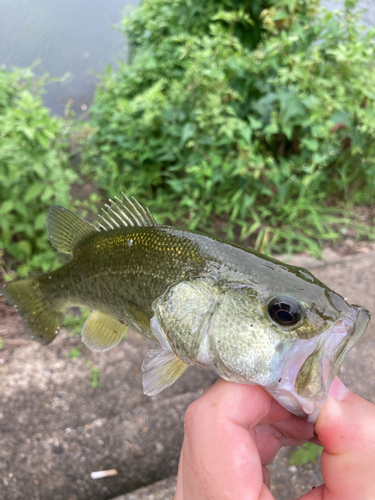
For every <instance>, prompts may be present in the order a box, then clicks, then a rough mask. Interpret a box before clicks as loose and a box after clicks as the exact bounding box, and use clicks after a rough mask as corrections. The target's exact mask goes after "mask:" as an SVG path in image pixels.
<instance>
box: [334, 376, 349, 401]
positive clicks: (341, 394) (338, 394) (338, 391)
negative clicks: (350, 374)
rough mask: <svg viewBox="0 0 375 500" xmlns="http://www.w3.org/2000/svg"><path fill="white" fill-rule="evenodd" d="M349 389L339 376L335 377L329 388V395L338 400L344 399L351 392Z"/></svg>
mask: <svg viewBox="0 0 375 500" xmlns="http://www.w3.org/2000/svg"><path fill="white" fill-rule="evenodd" d="M349 392H350V391H349V389H348V388H347V387H346V386H345V385H344V384H343V383H342V382H341V380H340V379H339V378H338V377H335V378H334V379H333V382H332V384H331V387H330V389H329V395H330V396H331V397H332V398H333V399H335V400H336V401H342V400H343V399H345V398H346V396H347V395H348V394H349Z"/></svg>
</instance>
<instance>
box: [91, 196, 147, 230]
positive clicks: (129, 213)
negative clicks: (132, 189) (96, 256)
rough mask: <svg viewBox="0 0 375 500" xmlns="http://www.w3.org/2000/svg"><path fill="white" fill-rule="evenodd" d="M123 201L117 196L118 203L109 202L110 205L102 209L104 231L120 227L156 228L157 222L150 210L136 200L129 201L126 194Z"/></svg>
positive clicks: (101, 225) (101, 216)
mask: <svg viewBox="0 0 375 500" xmlns="http://www.w3.org/2000/svg"><path fill="white" fill-rule="evenodd" d="M122 196H123V197H124V199H123V201H121V200H120V199H119V198H117V196H116V197H115V200H116V201H113V200H109V202H110V205H105V206H106V210H105V209H104V208H102V211H103V214H104V215H99V217H100V219H101V222H99V223H98V224H99V226H100V228H101V229H102V230H103V231H110V230H112V229H118V228H120V227H129V226H156V221H155V219H154V218H153V216H152V215H151V212H150V210H149V209H148V208H145V207H143V206H142V205H141V204H140V203H138V201H137V200H136V199H135V198H132V199H133V201H131V200H129V198H128V197H127V196H125V194H124V193H122Z"/></svg>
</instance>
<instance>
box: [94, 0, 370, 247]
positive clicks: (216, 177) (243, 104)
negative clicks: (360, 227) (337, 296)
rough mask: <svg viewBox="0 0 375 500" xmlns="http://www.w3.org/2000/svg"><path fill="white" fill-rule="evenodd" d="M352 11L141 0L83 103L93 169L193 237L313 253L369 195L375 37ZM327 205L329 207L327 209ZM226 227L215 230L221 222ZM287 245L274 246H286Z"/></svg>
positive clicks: (108, 187) (108, 186)
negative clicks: (116, 60) (115, 64)
mask: <svg viewBox="0 0 375 500" xmlns="http://www.w3.org/2000/svg"><path fill="white" fill-rule="evenodd" d="M359 26H360V22H359V21H358V19H357V16H356V15H354V14H353V13H352V12H351V10H350V8H349V3H347V8H346V10H345V11H344V12H343V13H341V14H339V13H336V14H327V13H325V12H323V11H322V10H321V9H320V8H319V7H318V4H317V2H315V1H311V2H304V1H302V0H294V1H292V0H278V1H276V2H264V1H258V2H245V1H243V2H242V1H230V0H227V1H224V0H222V1H216V0H211V1H207V2H201V1H198V0H189V1H185V0H145V1H144V2H143V4H142V6H141V7H140V8H139V9H138V10H136V11H135V12H134V13H133V14H132V15H131V16H130V18H128V19H126V20H125V21H124V33H125V35H126V36H127V38H128V39H129V41H130V44H131V47H132V56H131V60H130V62H129V64H127V63H121V64H120V66H119V68H118V70H116V71H110V70H109V71H107V73H106V74H105V76H104V77H103V81H102V84H101V86H100V87H99V89H98V90H97V93H96V98H95V102H94V105H93V106H92V108H91V113H92V125H93V126H94V127H95V128H96V132H95V133H94V134H93V135H92V137H91V142H90V145H89V147H88V149H87V152H86V158H85V163H86V168H87V172H89V173H94V174H95V176H96V179H97V181H98V183H99V185H100V187H102V188H103V189H104V190H105V192H106V194H108V195H111V196H113V195H116V194H118V193H119V191H120V189H123V190H124V191H126V193H128V194H131V195H136V196H137V197H138V198H139V199H140V200H141V201H144V202H146V203H147V204H148V205H149V207H150V208H151V209H152V210H154V212H155V213H156V214H159V217H158V220H159V221H162V220H163V219H165V218H169V219H170V220H171V221H172V222H174V223H175V222H177V221H179V220H183V222H184V224H187V225H188V227H189V228H190V229H195V228H200V229H206V230H207V228H208V227H210V226H212V223H213V218H214V216H215V217H216V218H219V219H221V220H222V221H223V223H224V230H225V231H226V232H227V233H228V235H229V236H230V237H233V236H234V233H233V231H234V229H235V228H236V227H238V228H240V229H241V237H242V238H245V237H246V236H248V235H251V234H257V235H258V239H257V246H258V247H261V248H262V247H264V246H265V245H266V244H268V247H269V248H274V249H282V248H284V249H285V247H287V249H289V250H290V249H291V248H293V249H294V250H301V249H306V248H309V249H310V251H312V252H314V253H318V252H319V246H317V245H316V244H315V243H314V240H316V239H320V241H323V240H324V239H325V240H327V239H332V238H337V237H338V236H339V235H338V233H337V232H334V231H332V230H331V224H332V221H333V220H334V214H335V212H334V210H333V209H332V208H330V207H329V206H328V204H329V202H332V200H334V201H335V202H336V206H340V203H341V202H346V204H347V205H348V203H349V202H362V203H363V202H365V203H366V202H369V201H371V200H372V199H373V196H374V194H375V165H374V159H373V158H374V149H375V140H374V127H373V122H374V118H375V109H374V102H375V91H374V89H375V69H374V66H373V65H372V64H370V61H373V60H374V56H375V50H374V33H373V32H368V33H367V34H365V33H364V32H363V31H361V29H360V28H359ZM331 204H332V203H331ZM223 223H222V224H223ZM280 245H281V246H280Z"/></svg>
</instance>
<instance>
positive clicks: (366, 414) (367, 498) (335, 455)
mask: <svg viewBox="0 0 375 500" xmlns="http://www.w3.org/2000/svg"><path fill="white" fill-rule="evenodd" d="M315 432H316V434H317V436H318V438H319V440H320V442H321V444H322V445H323V446H324V450H323V453H322V458H321V465H322V474H323V478H324V485H323V486H321V487H320V488H317V489H316V490H314V491H312V492H310V493H309V494H307V495H305V496H303V499H304V500H320V499H323V498H324V500H353V499H361V500H374V498H375V473H374V463H375V406H374V405H373V404H371V403H369V402H368V401H366V400H365V399H363V398H361V397H360V396H357V395H356V394H354V393H352V392H350V391H349V390H348V389H347V388H346V387H345V386H344V384H343V383H342V382H341V381H340V379H339V378H337V377H336V378H335V380H334V381H333V383H332V388H331V390H330V396H329V398H328V401H327V402H326V403H325V404H324V406H323V408H322V410H321V413H320V415H319V418H318V420H317V422H316V425H315Z"/></svg>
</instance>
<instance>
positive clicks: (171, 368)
mask: <svg viewBox="0 0 375 500" xmlns="http://www.w3.org/2000/svg"><path fill="white" fill-rule="evenodd" d="M188 366H189V365H187V364H186V363H184V361H182V360H181V359H180V358H178V357H177V356H176V355H175V354H174V353H173V352H170V351H164V350H162V349H154V350H152V351H149V352H148V353H147V355H146V357H145V359H144V361H143V364H142V371H143V377H142V385H143V393H144V394H146V395H147V396H155V395H156V394H159V392H161V391H163V390H164V389H166V388H167V387H169V386H170V385H172V384H173V383H174V382H176V380H177V379H179V378H180V377H181V375H182V374H183V373H184V371H185V370H186V368H187V367H188Z"/></svg>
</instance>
